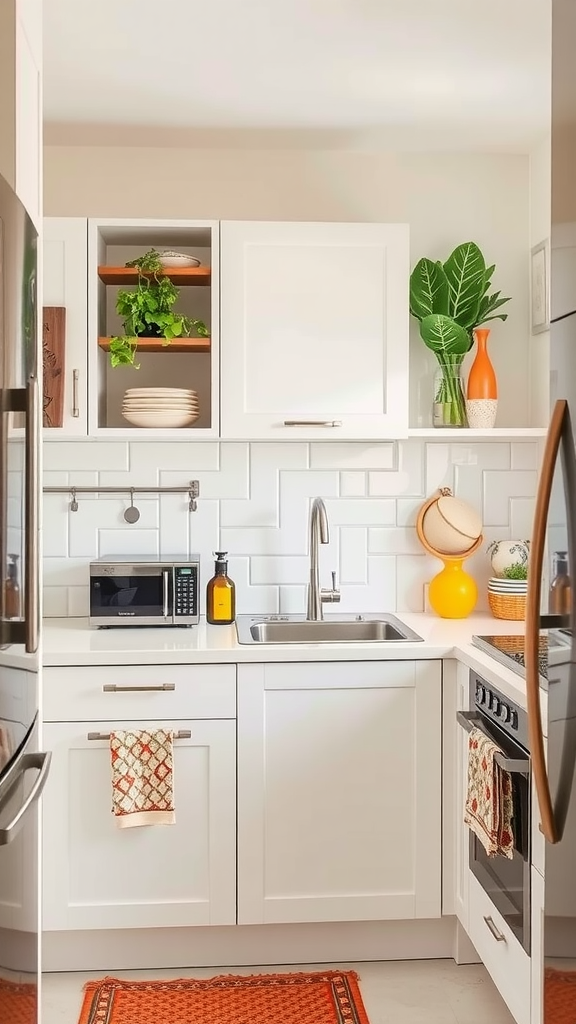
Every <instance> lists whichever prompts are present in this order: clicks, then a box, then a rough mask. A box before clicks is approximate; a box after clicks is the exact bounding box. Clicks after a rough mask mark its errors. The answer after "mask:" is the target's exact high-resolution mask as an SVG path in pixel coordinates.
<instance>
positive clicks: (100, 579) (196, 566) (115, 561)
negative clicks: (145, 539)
mask: <svg viewBox="0 0 576 1024" xmlns="http://www.w3.org/2000/svg"><path fill="white" fill-rule="evenodd" d="M199 576H200V558H199V556H198V555H191V556H190V557H189V558H187V559H179V558H169V559H154V558H142V559H140V558H135V557H134V556H133V555H132V556H131V557H129V558H119V557H116V556H115V557H114V558H104V559H100V560H99V561H96V562H91V564H90V624H91V625H92V626H193V625H194V624H195V623H197V622H198V621H199V618H200V595H199V589H198V588H199V582H200V580H199Z"/></svg>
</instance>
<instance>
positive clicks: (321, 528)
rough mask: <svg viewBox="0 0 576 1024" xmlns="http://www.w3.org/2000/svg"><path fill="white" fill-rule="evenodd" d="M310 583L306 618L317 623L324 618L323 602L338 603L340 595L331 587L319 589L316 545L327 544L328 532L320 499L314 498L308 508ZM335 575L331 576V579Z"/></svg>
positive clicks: (324, 509) (324, 511) (324, 507)
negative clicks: (327, 589) (325, 589)
mask: <svg viewBox="0 0 576 1024" xmlns="http://www.w3.org/2000/svg"><path fill="white" fill-rule="evenodd" d="M309 527H310V582H309V584H308V601H307V608H306V618H307V619H308V620H311V621H314V622H316V621H318V620H320V619H323V618H324V615H323V612H322V602H323V601H339V600H340V593H339V592H338V591H337V590H336V587H335V585H333V587H332V590H331V591H323V590H321V589H320V571H319V567H318V544H328V542H329V540H330V532H329V529H328V514H327V512H326V506H325V504H324V502H323V501H322V498H314V501H313V502H312V505H311V508H310V522H309ZM335 575H336V574H335V573H333V574H332V576H333V579H334V577H335Z"/></svg>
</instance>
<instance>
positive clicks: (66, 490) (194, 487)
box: [43, 480, 200, 512]
mask: <svg viewBox="0 0 576 1024" xmlns="http://www.w3.org/2000/svg"><path fill="white" fill-rule="evenodd" d="M43 492H44V494H68V495H69V496H70V508H71V510H72V511H73V512H77V511H78V502H77V500H76V495H77V494H127V495H129V496H132V495H134V494H187V495H188V509H189V511H190V512H195V511H196V509H197V507H198V505H197V502H196V499H197V498H198V497H199V495H200V484H199V482H198V480H191V481H190V483H189V484H186V485H185V486H184V487H130V486H127V487H98V486H97V485H94V487H74V486H73V485H72V484H69V485H68V486H67V487H44V488H43Z"/></svg>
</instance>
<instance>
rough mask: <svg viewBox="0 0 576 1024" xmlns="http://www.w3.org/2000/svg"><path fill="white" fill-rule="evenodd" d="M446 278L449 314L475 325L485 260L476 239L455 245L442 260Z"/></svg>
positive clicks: (466, 326) (482, 287)
mask: <svg viewBox="0 0 576 1024" xmlns="http://www.w3.org/2000/svg"><path fill="white" fill-rule="evenodd" d="M444 273H445V275H446V278H447V281H448V298H449V310H448V312H449V314H450V316H451V317H452V319H453V320H455V321H456V323H457V324H460V326H461V327H464V328H467V329H470V328H472V327H474V326H475V324H476V318H477V316H478V309H479V306H480V301H481V299H482V296H483V295H484V290H485V288H484V275H485V273H486V263H485V262H484V257H483V255H482V253H481V252H480V249H479V248H478V246H477V245H476V243H475V242H464V243H463V244H462V245H459V246H457V248H456V249H454V252H452V253H451V254H450V256H449V257H448V259H447V260H446V263H445V264H444Z"/></svg>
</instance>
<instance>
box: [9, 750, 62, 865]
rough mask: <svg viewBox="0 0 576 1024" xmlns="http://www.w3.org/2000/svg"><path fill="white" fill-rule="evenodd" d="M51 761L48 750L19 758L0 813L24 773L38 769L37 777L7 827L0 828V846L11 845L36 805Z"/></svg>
mask: <svg viewBox="0 0 576 1024" xmlns="http://www.w3.org/2000/svg"><path fill="white" fill-rule="evenodd" d="M51 759H52V754H51V753H50V751H49V750H46V751H44V752H43V753H38V754H24V756H23V757H22V758H21V760H20V764H19V769H20V770H19V772H18V775H17V776H16V778H15V779H14V782H13V783H12V785H11V786H10V787H9V789H8V791H7V793H6V795H5V797H4V799H3V800H2V801H0V811H2V809H3V807H4V806H5V805H6V803H7V802H8V800H9V799H10V797H11V796H12V795H13V793H14V789H15V788H16V786H17V785H18V782H19V780H20V779H21V778H22V776H23V775H24V772H27V771H29V770H30V769H31V768H36V769H38V777H37V779H36V781H35V783H34V785H33V786H32V789H31V790H30V792H29V793H28V796H27V797H26V799H25V800H24V802H23V803H22V805H21V806H20V807H19V808H18V810H17V811H16V814H15V815H14V817H13V818H12V820H11V821H10V822H9V823H8V825H5V826H4V828H0V846H6V845H7V844H8V843H11V842H12V840H13V839H14V838H15V836H16V835H17V834H18V832H19V831H20V829H21V828H22V825H23V824H24V818H25V817H26V813H27V812H28V810H29V809H30V807H31V806H32V804H34V803H36V801H37V800H38V799H39V797H40V794H41V793H42V790H43V789H44V786H45V785H46V779H47V778H48V773H49V771H50V761H51Z"/></svg>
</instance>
